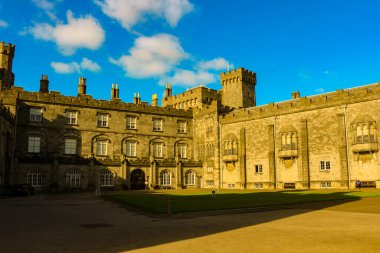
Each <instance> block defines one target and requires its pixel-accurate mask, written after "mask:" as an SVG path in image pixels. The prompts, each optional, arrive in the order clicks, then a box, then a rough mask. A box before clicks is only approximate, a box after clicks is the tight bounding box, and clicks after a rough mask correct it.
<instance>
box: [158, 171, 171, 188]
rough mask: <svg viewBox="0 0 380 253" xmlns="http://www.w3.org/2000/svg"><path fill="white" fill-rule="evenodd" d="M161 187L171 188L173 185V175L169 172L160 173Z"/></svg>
mask: <svg viewBox="0 0 380 253" xmlns="http://www.w3.org/2000/svg"><path fill="white" fill-rule="evenodd" d="M160 185H161V186H171V185H172V173H171V171H169V170H163V171H161V173H160Z"/></svg>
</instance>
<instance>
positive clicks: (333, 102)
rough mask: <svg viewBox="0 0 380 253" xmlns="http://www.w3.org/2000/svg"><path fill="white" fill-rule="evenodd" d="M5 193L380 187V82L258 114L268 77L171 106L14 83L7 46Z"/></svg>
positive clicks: (244, 76) (243, 74) (225, 84)
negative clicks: (259, 88) (259, 90)
mask: <svg viewBox="0 0 380 253" xmlns="http://www.w3.org/2000/svg"><path fill="white" fill-rule="evenodd" d="M0 50H1V51H0V59H1V62H0V63H1V65H0V68H1V69H0V87H1V91H0V166H1V167H0V168H1V169H0V185H1V186H2V187H5V186H7V185H10V184H15V183H28V184H31V185H33V186H34V187H36V188H38V189H46V190H71V189H99V188H101V187H102V188H103V187H104V188H122V189H144V188H230V189H234V188H235V189H287V188H292V189H320V188H338V189H339V188H342V189H344V188H353V187H355V181H356V180H361V181H362V186H367V187H380V158H379V153H378V126H379V123H380V114H379V111H380V83H376V84H370V85H366V86H362V87H357V88H352V89H347V90H337V91H335V92H331V93H325V94H320V95H315V96H308V97H301V96H300V93H299V92H294V93H292V99H291V100H288V101H284V102H279V103H271V104H267V105H262V106H256V93H255V85H256V74H255V73H254V72H252V71H249V70H246V69H243V68H239V69H235V70H232V71H227V72H225V73H221V75H220V81H221V85H222V89H221V90H219V91H216V90H213V89H209V88H206V87H204V86H203V85H201V86H199V87H195V88H192V89H190V90H187V91H185V92H184V93H181V94H178V95H173V94H172V89H171V86H170V84H167V86H166V88H165V96H164V98H163V99H162V106H159V105H158V98H157V95H155V94H154V95H153V96H152V102H151V104H148V103H147V102H143V101H141V99H140V96H139V94H138V93H135V95H134V98H133V103H125V102H122V101H121V100H120V98H119V88H118V85H117V84H116V85H112V88H111V97H110V100H109V101H106V100H97V99H94V98H92V97H91V96H90V95H88V94H86V85H87V84H86V79H85V78H80V79H79V83H78V94H77V96H63V95H61V94H60V93H59V92H57V91H49V80H48V77H47V76H45V75H43V76H42V77H41V81H40V90H39V91H38V92H29V91H25V90H24V89H23V88H21V87H15V86H14V74H13V72H12V60H13V57H14V53H15V47H14V46H13V45H11V44H7V45H6V44H4V43H1V44H0Z"/></svg>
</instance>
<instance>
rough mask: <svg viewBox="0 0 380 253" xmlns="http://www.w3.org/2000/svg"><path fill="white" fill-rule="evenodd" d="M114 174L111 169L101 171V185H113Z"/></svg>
mask: <svg viewBox="0 0 380 253" xmlns="http://www.w3.org/2000/svg"><path fill="white" fill-rule="evenodd" d="M113 181H114V176H113V173H112V172H111V171H110V170H102V171H101V172H100V186H113V184H114V183H113Z"/></svg>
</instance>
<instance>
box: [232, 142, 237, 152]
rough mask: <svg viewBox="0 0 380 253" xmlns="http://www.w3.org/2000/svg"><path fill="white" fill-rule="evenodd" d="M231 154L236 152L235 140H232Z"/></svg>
mask: <svg viewBox="0 0 380 253" xmlns="http://www.w3.org/2000/svg"><path fill="white" fill-rule="evenodd" d="M231 153H232V154H233V155H236V154H237V143H236V141H232V152H231Z"/></svg>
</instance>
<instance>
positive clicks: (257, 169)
mask: <svg viewBox="0 0 380 253" xmlns="http://www.w3.org/2000/svg"><path fill="white" fill-rule="evenodd" d="M255 172H256V173H263V165H262V164H256V165H255Z"/></svg>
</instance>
